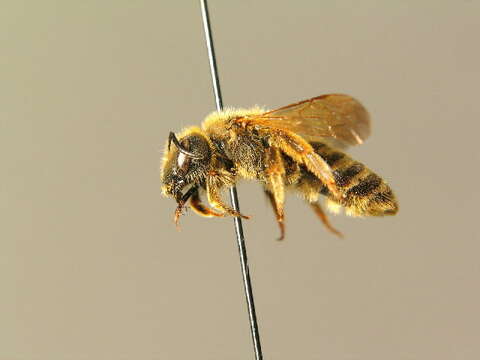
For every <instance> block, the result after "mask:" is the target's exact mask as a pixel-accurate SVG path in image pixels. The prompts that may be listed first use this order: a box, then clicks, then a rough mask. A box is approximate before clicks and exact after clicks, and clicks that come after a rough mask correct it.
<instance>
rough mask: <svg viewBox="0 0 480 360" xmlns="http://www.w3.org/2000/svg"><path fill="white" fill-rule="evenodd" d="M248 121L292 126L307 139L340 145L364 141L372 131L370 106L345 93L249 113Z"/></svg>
mask: <svg viewBox="0 0 480 360" xmlns="http://www.w3.org/2000/svg"><path fill="white" fill-rule="evenodd" d="M244 120H246V119H245V118H244ZM248 121H249V122H251V123H253V124H258V125H261V126H265V127H270V128H277V129H283V130H289V131H292V132H294V133H296V134H298V135H300V136H302V137H303V138H304V139H305V140H307V141H324V142H325V141H326V142H329V143H330V144H332V145H335V146H336V147H340V148H342V147H346V146H348V145H358V144H362V143H363V142H364V140H365V139H366V138H367V137H368V136H369V135H370V117H369V115H368V112H367V110H366V109H365V108H364V107H363V105H362V104H360V103H359V102H358V101H357V100H355V99H354V98H352V97H350V96H348V95H342V94H329V95H322V96H318V97H314V98H312V99H308V100H304V101H301V102H298V103H296V104H291V105H287V106H284V107H281V108H279V109H276V110H272V111H268V112H266V113H263V114H260V115H255V116H252V117H249V118H248Z"/></svg>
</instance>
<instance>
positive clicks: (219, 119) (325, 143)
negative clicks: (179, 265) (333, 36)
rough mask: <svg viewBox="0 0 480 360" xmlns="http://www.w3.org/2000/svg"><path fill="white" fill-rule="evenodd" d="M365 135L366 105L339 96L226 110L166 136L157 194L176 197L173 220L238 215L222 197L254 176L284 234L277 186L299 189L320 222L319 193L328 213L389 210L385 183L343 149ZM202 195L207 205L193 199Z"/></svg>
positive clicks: (391, 203) (281, 192)
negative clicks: (188, 212)
mask: <svg viewBox="0 0 480 360" xmlns="http://www.w3.org/2000/svg"><path fill="white" fill-rule="evenodd" d="M369 134H370V119H369V115H368V112H367V110H366V109H365V108H364V107H363V105H361V104H360V103H359V102H358V101H357V100H355V99H354V98H352V97H350V96H348V95H342V94H330V95H322V96H318V97H315V98H312V99H308V100H304V101H301V102H298V103H295V104H291V105H288V106H285V107H282V108H279V109H276V110H272V111H267V110H265V109H263V108H260V107H253V108H251V109H233V108H228V109H225V110H223V111H221V112H213V113H211V114H210V115H208V116H207V117H206V118H205V120H204V122H203V123H202V126H201V128H200V127H189V128H186V129H185V130H183V131H182V132H181V133H180V134H178V136H177V135H175V134H174V133H173V132H171V133H170V135H169V138H168V141H167V143H166V146H165V152H164V157H163V162H162V171H161V182H162V192H163V194H164V195H165V196H167V197H173V198H174V199H175V200H176V202H177V208H176V210H175V215H174V220H175V222H176V223H178V219H179V217H180V215H181V214H182V211H183V209H184V207H185V206H186V205H187V204H188V205H189V207H190V208H191V209H192V210H193V211H195V212H196V213H197V214H199V215H201V216H205V217H224V216H241V217H243V218H249V217H248V216H245V215H243V214H240V213H238V212H237V211H235V210H234V209H233V208H231V207H230V206H229V205H227V204H225V203H224V201H223V199H222V192H223V191H224V190H225V189H226V188H228V187H230V186H232V185H234V184H235V183H236V182H237V181H238V180H239V179H242V178H243V179H251V180H257V181H259V182H260V183H261V184H262V186H263V188H264V192H265V195H266V196H267V198H268V199H269V201H270V203H271V205H272V207H273V210H274V212H275V216H276V219H277V223H278V225H279V227H280V233H281V235H280V239H283V238H284V235H285V225H284V202H285V191H286V190H287V189H290V190H292V191H294V192H297V193H299V194H300V195H301V196H302V197H303V198H304V199H305V201H306V202H307V203H308V204H309V205H310V207H311V208H312V210H313V211H314V212H315V213H316V214H317V216H318V217H319V219H320V220H321V221H322V222H323V224H324V225H325V226H326V227H327V228H328V229H329V230H330V231H332V232H333V233H335V234H337V235H339V236H341V233H340V232H339V231H337V230H336V229H335V228H333V226H332V225H331V224H330V222H329V220H328V218H327V216H326V214H325V213H324V212H323V209H322V207H321V206H320V204H319V203H318V201H319V198H320V196H324V197H325V198H326V201H327V206H328V208H329V209H330V210H333V211H334V212H339V210H340V209H342V208H343V209H345V213H346V214H347V215H350V216H384V215H394V214H395V213H396V212H397V211H398V204H397V201H396V199H395V196H394V194H393V192H392V190H391V189H390V187H389V186H388V185H387V183H386V182H385V181H383V180H382V178H380V177H379V176H378V175H376V174H375V173H374V172H373V171H371V170H370V169H368V168H367V167H366V166H365V165H363V164H362V163H360V162H358V161H355V160H353V159H352V158H351V157H350V156H348V155H347V154H346V153H345V152H343V150H344V149H345V148H346V147H347V146H353V145H359V144H362V143H363V142H364V140H365V139H366V138H367V137H368V135H369ZM203 194H205V195H206V199H207V202H208V205H209V206H207V205H205V204H204V203H203V202H202V200H201V195H203Z"/></svg>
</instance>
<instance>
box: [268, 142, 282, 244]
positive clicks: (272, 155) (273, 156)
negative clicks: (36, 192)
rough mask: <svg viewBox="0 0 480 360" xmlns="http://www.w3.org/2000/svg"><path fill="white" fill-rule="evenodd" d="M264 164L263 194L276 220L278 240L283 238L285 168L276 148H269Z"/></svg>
mask: <svg viewBox="0 0 480 360" xmlns="http://www.w3.org/2000/svg"><path fill="white" fill-rule="evenodd" d="M265 162H266V164H267V169H266V171H265V173H266V175H267V176H266V182H267V188H266V189H265V193H266V194H267V196H268V198H269V199H270V203H271V204H272V207H273V209H274V210H275V216H276V218H277V223H278V226H279V227H280V238H279V239H278V240H283V238H284V237H285V224H284V222H283V220H284V212H283V203H284V202H285V185H284V181H283V178H284V176H285V167H284V166H283V159H282V156H281V154H280V150H279V149H278V148H273V147H272V148H269V149H268V150H267V151H266V153H265Z"/></svg>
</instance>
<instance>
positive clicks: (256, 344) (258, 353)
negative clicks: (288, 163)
mask: <svg viewBox="0 0 480 360" xmlns="http://www.w3.org/2000/svg"><path fill="white" fill-rule="evenodd" d="M200 6H201V12H202V20H203V28H204V30H205V40H206V43H207V50H208V60H209V62H210V72H211V74H212V83H213V92H214V94H215V102H216V105H217V111H221V110H222V109H223V103H222V94H221V92H220V82H219V79H218V70H217V62H216V59H215V50H214V48H213V40H212V33H211V30H210V18H209V15H208V7H207V0H200ZM230 200H231V202H232V206H233V208H234V209H235V211H237V212H240V207H239V204H238V197H237V189H236V188H235V187H231V188H230ZM233 220H234V223H235V233H236V236H237V244H238V252H239V255H240V265H241V268H242V277H243V286H244V290H245V297H246V299H247V307H248V317H249V321H250V330H251V333H252V340H253V348H254V351H255V359H256V360H262V359H263V355H262V347H261V345H260V334H259V333H258V323H257V315H256V314H255V303H254V301H253V291H252V282H251V280H250V272H249V269H248V261H247V249H246V247H245V239H244V236H243V226H242V219H241V218H240V217H234V218H233Z"/></svg>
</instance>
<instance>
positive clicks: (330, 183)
mask: <svg viewBox="0 0 480 360" xmlns="http://www.w3.org/2000/svg"><path fill="white" fill-rule="evenodd" d="M272 139H273V141H274V142H275V143H276V144H277V146H278V147H279V148H280V149H281V150H282V151H283V152H284V153H285V154H287V155H288V156H290V157H291V158H292V159H294V160H295V161H297V162H299V163H303V164H304V165H305V166H306V167H307V169H308V170H309V171H310V172H312V173H313V174H314V175H315V176H316V177H317V178H318V179H320V181H322V183H324V184H325V185H326V186H327V187H328V189H329V191H330V192H331V193H332V194H333V195H334V196H335V197H337V198H340V197H341V196H342V194H341V193H340V191H339V189H338V187H337V184H336V182H335V177H334V175H333V171H332V169H331V168H330V166H329V165H328V163H327V162H326V161H325V160H324V159H323V158H322V157H321V156H320V155H318V154H317V153H316V152H315V150H314V149H313V147H312V146H311V145H310V144H309V143H308V142H307V141H305V140H304V139H303V138H301V137H300V136H298V135H296V134H294V133H292V132H290V131H285V130H281V131H277V133H276V134H275V135H274V136H272Z"/></svg>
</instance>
